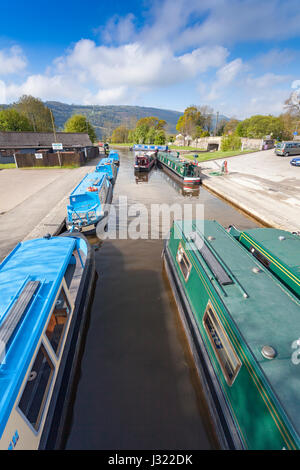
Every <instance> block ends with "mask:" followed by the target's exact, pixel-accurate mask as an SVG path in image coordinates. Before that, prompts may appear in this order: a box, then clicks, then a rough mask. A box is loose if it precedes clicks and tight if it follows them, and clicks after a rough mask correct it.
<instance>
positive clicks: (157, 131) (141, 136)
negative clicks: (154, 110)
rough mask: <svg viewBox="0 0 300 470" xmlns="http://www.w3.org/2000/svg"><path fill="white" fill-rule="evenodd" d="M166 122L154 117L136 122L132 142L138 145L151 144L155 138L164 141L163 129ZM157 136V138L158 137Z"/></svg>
mask: <svg viewBox="0 0 300 470" xmlns="http://www.w3.org/2000/svg"><path fill="white" fill-rule="evenodd" d="M165 125H166V121H165V120H163V119H158V118H156V117H155V116H147V117H144V118H141V119H139V120H138V121H137V123H136V127H135V129H134V131H133V134H132V135H133V136H134V142H136V143H138V144H148V143H149V144H153V143H155V140H156V138H158V140H163V139H164V140H166V136H165V131H164V127H165ZM158 136H159V137H158Z"/></svg>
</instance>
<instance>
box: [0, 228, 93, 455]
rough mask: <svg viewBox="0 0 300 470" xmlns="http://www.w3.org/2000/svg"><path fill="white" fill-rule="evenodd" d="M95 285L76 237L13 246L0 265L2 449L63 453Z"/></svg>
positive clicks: (87, 254)
mask: <svg viewBox="0 0 300 470" xmlns="http://www.w3.org/2000/svg"><path fill="white" fill-rule="evenodd" d="M94 280H95V261H94V254H93V251H92V248H91V247H90V245H89V243H88V241H87V239H86V238H85V237H84V236H83V235H82V234H80V233H78V234H70V233H65V234H62V235H61V236H56V237H50V236H46V237H45V238H41V239H34V240H29V241H26V242H22V243H19V244H18V245H17V246H16V247H15V249H14V250H13V251H12V252H11V253H10V254H9V255H8V256H7V257H6V258H5V259H4V261H3V262H2V263H1V264H0V298H1V303H0V346H1V362H0V449H2V450H7V449H8V450H12V449H20V450H34V449H49V450H50V449H60V448H63V443H64V439H65V434H64V433H65V430H66V424H67V421H68V419H69V410H70V407H69V405H70V400H71V397H72V394H73V393H74V384H75V382H76V370H77V367H78V364H79V360H80V353H81V347H82V341H83V338H84V335H85V327H86V325H87V318H88V312H89V306H90V305H89V304H90V300H91V298H92V291H93V286H94Z"/></svg>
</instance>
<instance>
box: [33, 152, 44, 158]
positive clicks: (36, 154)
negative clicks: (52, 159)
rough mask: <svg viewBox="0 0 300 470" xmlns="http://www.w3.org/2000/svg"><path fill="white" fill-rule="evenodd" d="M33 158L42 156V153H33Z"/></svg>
mask: <svg viewBox="0 0 300 470" xmlns="http://www.w3.org/2000/svg"><path fill="white" fill-rule="evenodd" d="M34 155H35V158H43V154H42V153H35V154H34Z"/></svg>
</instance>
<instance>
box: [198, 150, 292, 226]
mask: <svg viewBox="0 0 300 470" xmlns="http://www.w3.org/2000/svg"><path fill="white" fill-rule="evenodd" d="M291 158H292V157H278V156H277V155H275V153H274V150H273V149H271V150H265V151H261V152H255V153H251V154H244V155H239V156H236V157H232V158H228V159H227V165H228V174H226V175H224V176H216V175H212V174H211V173H214V172H215V173H216V170H219V169H220V168H221V165H222V162H223V161H221V160H211V161H207V162H203V163H201V168H202V171H203V173H204V175H205V177H204V178H203V186H204V187H206V188H207V189H209V190H211V191H213V192H214V193H215V194H217V195H219V196H221V197H222V198H224V199H225V200H227V201H228V202H230V203H232V204H234V205H235V206H237V207H239V208H240V209H241V210H243V211H245V212H247V213H249V214H251V215H252V216H254V217H256V218H257V219H258V220H259V221H260V222H262V223H264V224H266V225H269V226H272V227H276V228H281V229H284V230H289V231H300V167H294V166H292V165H290V160H291Z"/></svg>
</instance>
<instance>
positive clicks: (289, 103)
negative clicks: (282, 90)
mask: <svg viewBox="0 0 300 470" xmlns="http://www.w3.org/2000/svg"><path fill="white" fill-rule="evenodd" d="M284 106H285V108H286V109H287V111H288V112H290V113H291V114H292V115H294V116H297V117H298V118H299V117H300V90H299V88H297V89H296V90H295V91H293V92H292V93H291V94H290V96H289V97H288V99H287V100H285V102H284Z"/></svg>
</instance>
